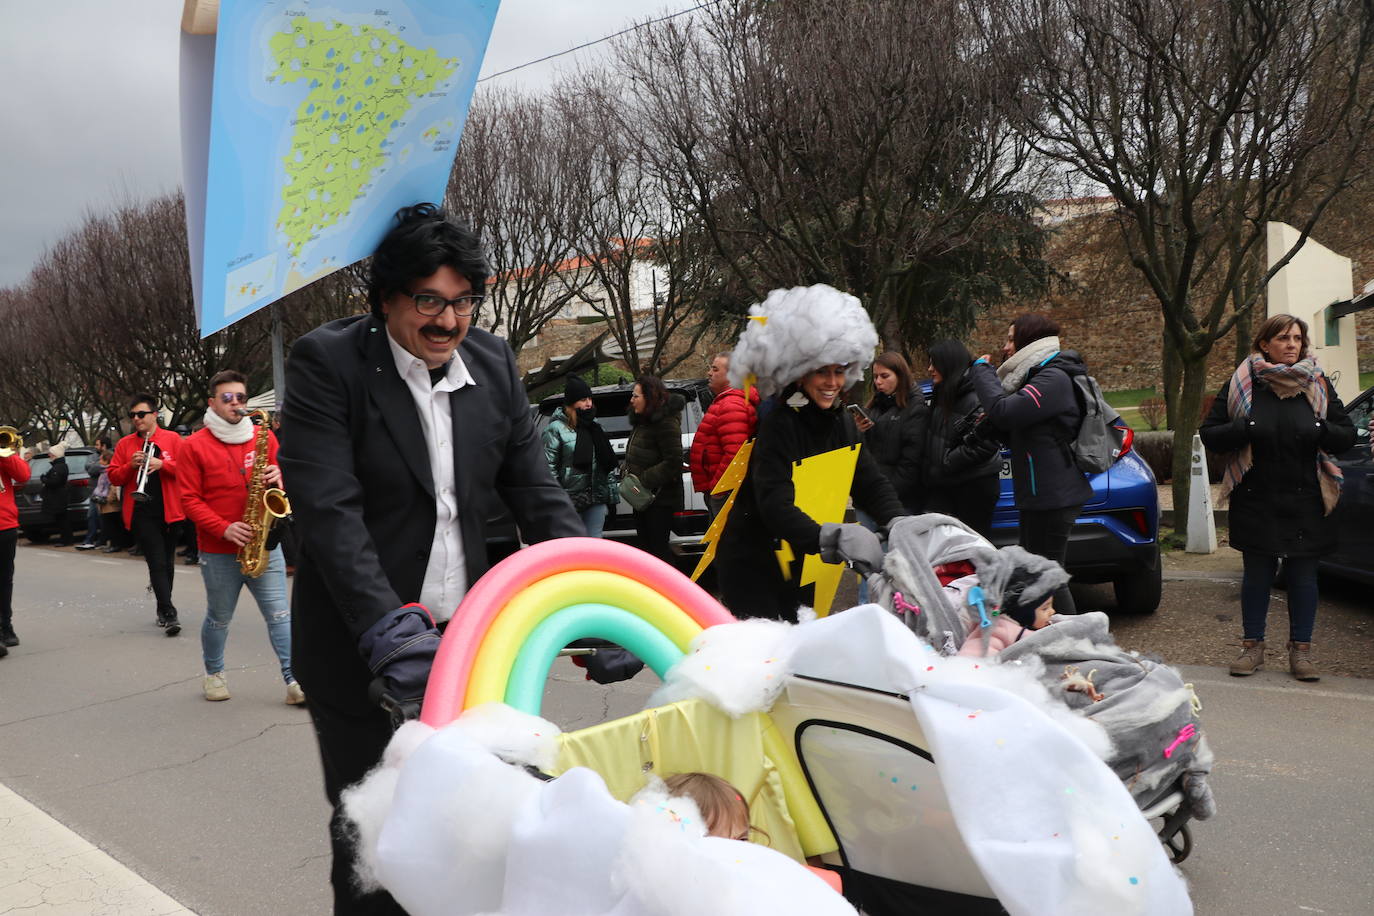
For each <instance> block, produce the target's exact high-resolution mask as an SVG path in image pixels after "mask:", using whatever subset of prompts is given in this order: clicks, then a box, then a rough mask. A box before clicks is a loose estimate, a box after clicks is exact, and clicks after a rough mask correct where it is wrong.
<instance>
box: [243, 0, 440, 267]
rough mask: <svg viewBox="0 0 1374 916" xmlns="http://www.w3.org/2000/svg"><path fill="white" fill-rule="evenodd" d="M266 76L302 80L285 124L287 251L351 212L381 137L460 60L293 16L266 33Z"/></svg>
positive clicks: (363, 30)
mask: <svg viewBox="0 0 1374 916" xmlns="http://www.w3.org/2000/svg"><path fill="white" fill-rule="evenodd" d="M270 47H271V54H272V58H273V59H274V60H275V61H276V67H275V69H274V70H273V71H272V73H271V75H270V77H269V80H270V81H279V82H281V83H298V82H302V81H308V82H309V84H310V92H309V93H308V94H307V95H306V97H305V99H304V101H302V102H301V104H300V107H299V108H297V109H296V114H295V117H294V118H293V119H292V121H291V124H292V128H293V134H292V139H291V152H290V153H289V154H288V155H287V156H286V158H285V160H284V162H285V165H286V175H287V182H286V185H285V187H284V188H283V189H282V208H281V213H280V214H279V215H278V217H277V229H278V231H280V232H281V233H282V234H283V235H285V236H286V238H287V247H288V250H289V251H290V252H291V255H292V257H297V256H299V255H300V252H301V249H302V248H303V247H304V246H305V244H306V243H307V242H309V241H311V240H312V239H314V238H315V237H317V236H318V234H319V233H320V232H321V231H322V230H324V229H326V228H328V227H329V226H332V225H334V224H336V223H338V222H339V221H340V220H341V219H343V218H344V217H346V216H347V215H348V212H349V210H350V208H351V207H352V206H353V203H354V201H356V200H357V199H358V198H360V197H362V196H363V195H364V194H366V193H367V192H368V190H370V189H371V187H372V181H373V179H374V178H375V177H376V175H375V174H374V173H375V171H376V170H377V169H378V168H380V167H381V166H383V165H384V164H385V163H386V159H387V153H386V143H385V141H386V138H387V136H388V135H389V134H390V133H391V132H392V131H394V130H396V129H397V128H399V127H402V126H404V124H405V117H406V115H407V113H408V112H409V110H410V108H411V99H412V97H418V96H420V95H422V94H424V93H426V92H431V91H434V87H435V86H437V85H439V84H441V83H443V82H444V81H445V80H447V79H448V78H449V77H451V76H452V75H453V73H454V72H455V71H456V70H457V68H458V61H457V60H455V59H453V58H442V57H440V56H439V55H438V54H437V53H435V51H434V50H433V49H428V50H421V49H419V48H416V47H415V46H413V45H410V44H407V43H406V42H404V41H402V40H401V39H400V38H399V37H398V36H397V35H395V34H393V33H391V32H389V31H387V30H386V29H381V28H374V27H372V26H365V25H364V26H348V25H344V24H342V23H339V22H334V21H326V22H319V21H316V20H312V19H308V18H306V17H304V16H300V17H296V18H295V19H294V20H293V22H292V29H291V31H289V32H276V33H274V34H273V35H272V38H271V43H270Z"/></svg>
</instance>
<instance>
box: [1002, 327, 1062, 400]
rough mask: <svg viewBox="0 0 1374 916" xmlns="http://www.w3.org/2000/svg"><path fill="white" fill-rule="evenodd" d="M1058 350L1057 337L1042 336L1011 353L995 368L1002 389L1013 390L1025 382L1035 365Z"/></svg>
mask: <svg viewBox="0 0 1374 916" xmlns="http://www.w3.org/2000/svg"><path fill="white" fill-rule="evenodd" d="M1057 352H1059V338H1058V337H1042V338H1040V339H1039V340H1032V341H1031V342H1030V343H1028V344H1026V345H1025V346H1024V347H1022V348H1021V349H1019V350H1017V351H1016V352H1015V353H1013V354H1012V355H1011V358H1010V359H1008V360H1007V361H1006V362H1004V363H1003V364H1002V365H1001V366H999V367H998V368H997V377H998V378H1000V379H1001V380H1002V390H1003V391H1005V392H1008V393H1010V392H1013V391H1016V390H1017V389H1018V388H1020V387H1021V386H1022V385H1024V384H1025V383H1026V376H1027V375H1030V371H1031V370H1032V369H1034V368H1035V367H1036V366H1038V365H1040V364H1041V363H1043V362H1044V361H1045V360H1047V359H1049V358H1050V357H1051V356H1053V355H1054V354H1055V353H1057Z"/></svg>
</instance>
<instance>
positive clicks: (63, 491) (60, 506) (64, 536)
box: [39, 442, 72, 547]
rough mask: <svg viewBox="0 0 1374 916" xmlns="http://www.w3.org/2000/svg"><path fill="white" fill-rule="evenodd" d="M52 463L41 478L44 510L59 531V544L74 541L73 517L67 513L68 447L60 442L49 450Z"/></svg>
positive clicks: (68, 543) (65, 544) (65, 545)
mask: <svg viewBox="0 0 1374 916" xmlns="http://www.w3.org/2000/svg"><path fill="white" fill-rule="evenodd" d="M48 458H49V459H50V460H51V464H50V465H49V466H48V469H47V470H46V471H44V472H43V476H42V477H41V478H39V479H40V480H42V481H43V512H44V513H45V514H46V515H47V516H48V519H49V520H50V521H51V522H52V524H53V526H54V527H55V528H56V529H57V531H58V538H57V546H58V547H67V546H69V545H70V544H71V542H72V519H71V516H70V515H68V514H67V505H68V496H67V476H68V469H67V447H66V446H65V445H62V444H61V443H60V442H59V443H58V444H56V445H54V446H53V447H52V448H50V449H49V450H48Z"/></svg>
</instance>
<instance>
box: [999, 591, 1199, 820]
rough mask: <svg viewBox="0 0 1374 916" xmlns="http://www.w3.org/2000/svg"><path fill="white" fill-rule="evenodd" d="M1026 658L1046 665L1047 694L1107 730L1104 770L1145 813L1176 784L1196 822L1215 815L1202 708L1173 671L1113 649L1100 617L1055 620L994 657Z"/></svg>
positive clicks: (1043, 678)
mask: <svg viewBox="0 0 1374 916" xmlns="http://www.w3.org/2000/svg"><path fill="white" fill-rule="evenodd" d="M1029 658H1035V659H1038V660H1039V662H1040V663H1041V664H1043V665H1044V673H1043V674H1042V675H1041V681H1042V683H1044V684H1045V686H1046V687H1047V688H1049V690H1050V692H1051V693H1052V694H1054V695H1056V696H1059V697H1060V698H1062V699H1063V701H1064V702H1065V703H1066V704H1068V706H1069V708H1071V709H1073V710H1075V711H1077V712H1079V713H1081V714H1083V715H1085V716H1087V717H1089V718H1090V719H1092V720H1093V721H1094V722H1096V723H1097V724H1098V725H1101V726H1102V727H1103V728H1105V729H1106V730H1107V734H1108V735H1110V736H1111V738H1112V743H1113V753H1112V756H1111V758H1110V759H1109V760H1108V761H1107V765H1108V766H1110V767H1111V768H1112V770H1113V771H1115V772H1116V774H1117V776H1119V777H1121V781H1122V782H1124V783H1125V784H1126V788H1127V789H1128V790H1129V791H1130V793H1131V796H1132V797H1133V798H1135V800H1136V802H1137V803H1138V804H1140V805H1141V806H1142V807H1144V806H1147V805H1149V804H1150V803H1151V802H1153V801H1154V800H1156V799H1157V798H1158V797H1159V796H1160V795H1161V794H1163V793H1164V791H1165V790H1166V789H1168V788H1169V787H1170V786H1172V785H1173V783H1174V782H1175V780H1180V779H1181V787H1182V789H1183V793H1184V796H1185V798H1186V799H1187V801H1188V805H1189V807H1190V808H1191V809H1192V812H1193V816H1194V817H1196V818H1197V819H1198V820H1205V819H1207V818H1209V817H1211V816H1212V815H1213V814H1214V813H1216V801H1215V800H1214V798H1213V796H1212V790H1211V788H1210V787H1209V786H1208V785H1207V776H1208V774H1209V773H1211V771H1212V749H1211V747H1209V746H1208V744H1207V738H1206V737H1205V736H1204V735H1203V734H1202V729H1201V723H1200V721H1199V719H1198V718H1197V714H1198V712H1199V711H1200V708H1201V704H1199V703H1198V701H1197V696H1196V694H1194V693H1193V689H1192V685H1191V684H1185V683H1184V682H1183V678H1182V676H1180V675H1179V673H1178V672H1177V671H1175V670H1174V669H1173V668H1170V667H1168V666H1167V665H1164V664H1162V663H1161V662H1158V661H1155V660H1153V659H1149V658H1146V657H1144V656H1141V655H1138V654H1136V653H1132V652H1127V651H1126V650H1124V649H1122V648H1121V647H1120V646H1118V645H1117V644H1116V641H1115V640H1113V639H1112V635H1111V633H1110V632H1109V631H1108V618H1107V615H1106V614H1102V613H1089V614H1081V615H1078V616H1073V617H1067V616H1056V617H1055V618H1054V622H1053V623H1052V624H1051V625H1050V626H1048V627H1045V628H1044V629H1041V630H1032V631H1029V632H1027V633H1026V634H1025V636H1023V637H1022V638H1021V639H1020V640H1019V641H1018V642H1016V643H1014V644H1012V645H1011V646H1008V647H1007V648H1005V649H1003V650H1002V651H1001V652H1000V653H998V661H1000V662H1001V663H1003V664H1007V663H1011V662H1015V661H1020V660H1026V659H1029Z"/></svg>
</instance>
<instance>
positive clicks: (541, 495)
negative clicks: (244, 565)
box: [280, 204, 583, 914]
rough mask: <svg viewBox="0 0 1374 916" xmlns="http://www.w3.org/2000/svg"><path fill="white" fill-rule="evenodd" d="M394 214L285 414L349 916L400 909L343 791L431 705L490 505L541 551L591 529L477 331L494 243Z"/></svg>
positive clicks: (500, 363) (300, 572)
mask: <svg viewBox="0 0 1374 916" xmlns="http://www.w3.org/2000/svg"><path fill="white" fill-rule="evenodd" d="M396 218H397V225H396V226H394V227H393V228H392V230H391V232H390V233H388V234H387V236H386V238H385V239H383V240H382V243H381V245H380V246H378V248H377V251H376V254H375V255H374V256H373V261H372V274H371V277H370V282H369V290H368V298H369V300H370V302H371V306H372V313H371V314H370V315H358V316H353V317H351V318H342V319H339V320H337V321H331V322H329V323H328V324H325V325H323V326H322V327H319V328H316V329H315V330H314V331H312V332H310V333H309V334H307V335H305V336H304V337H302V338H300V339H299V340H298V341H296V343H295V345H294V346H293V347H292V349H291V359H290V362H289V363H288V364H287V372H286V403H285V406H284V408H283V411H282V414H283V418H282V424H281V426H282V448H281V454H280V464H281V468H282V477H283V479H284V480H287V481H289V486H290V488H291V503H292V507H293V511H294V514H295V517H296V521H297V525H296V528H297V530H298V532H299V534H300V541H301V548H302V550H301V557H300V561H299V564H298V567H297V572H296V586H295V592H294V595H293V600H292V607H291V619H292V645H293V659H292V665H293V668H294V671H295V674H296V677H297V678H298V679H299V680H300V683H301V685H302V686H303V687H304V688H305V691H306V695H307V696H308V697H309V698H310V702H309V709H310V715H311V718H312V720H313V722H314V726H315V733H316V737H317V738H318V740H319V745H320V756H321V758H322V760H323V763H324V779H325V792H326V794H327V795H328V797H329V801H330V803H331V804H332V805H334V810H335V813H334V817H333V819H332V821H331V835H332V842H333V851H334V863H333V871H332V875H331V882H332V884H333V886H334V912H335V913H338V914H343V913H347V914H355V913H369V914H370V913H401V912H402V910H401V909H400V908H399V907H398V906H397V905H396V903H395V902H394V901H393V900H392V899H391V897H390V896H389V895H387V894H385V893H382V892H376V893H371V894H360V893H359V892H358V890H357V888H356V887H355V886H354V884H353V881H352V877H353V876H352V870H353V862H354V856H353V851H352V845H351V843H350V842H349V839H348V837H347V836H345V835H344V834H343V833H342V832H341V830H340V822H339V808H338V805H339V792H340V791H341V790H342V789H343V788H345V787H346V786H348V785H350V784H352V783H354V782H357V781H358V780H359V779H361V778H362V777H363V776H364V775H365V774H366V773H367V771H368V770H369V769H370V768H371V767H372V766H374V765H375V764H376V763H377V762H378V761H379V760H380V759H381V754H382V751H383V749H384V748H385V746H386V743H387V741H388V739H389V738H390V736H391V731H392V720H391V718H390V717H389V716H388V713H387V712H386V711H384V710H383V709H382V708H381V707H380V706H379V705H378V698H379V697H380V698H381V700H382V702H384V703H385V704H386V705H387V706H388V707H389V708H390V709H391V710H393V712H394V711H395V710H397V709H403V710H405V711H406V712H407V713H408V714H414V712H415V711H416V710H417V709H418V704H419V701H420V699H421V698H422V697H423V695H424V689H425V683H426V680H427V678H428V676H429V668H430V664H431V662H432V661H433V659H434V652H435V649H436V648H437V647H438V644H439V629H440V627H441V626H442V624H443V622H444V621H445V620H447V619H448V618H449V616H450V615H452V613H453V611H454V609H455V608H456V607H457V605H458V601H459V600H460V599H461V598H462V596H463V594H464V593H465V592H466V590H467V588H468V586H470V585H471V584H472V583H474V582H476V581H477V579H478V577H479V576H481V575H482V573H483V572H484V571H485V570H486V567H487V563H486V547H485V541H486V532H485V526H486V510H487V507H488V498H489V494H491V493H492V492H496V493H498V494H500V496H501V498H502V500H503V501H504V502H505V504H506V505H507V506H508V507H509V508H510V509H511V511H512V512H513V513H514V515H515V518H516V521H517V522H518V523H519V525H520V530H521V533H522V534H523V536H524V537H525V539H526V540H528V541H540V540H545V539H548V538H555V537H572V536H577V535H580V534H582V533H583V528H582V524H581V521H580V519H579V518H578V515H577V513H576V512H574V511H573V507H572V503H571V502H570V501H569V500H568V497H567V494H566V493H565V492H564V491H563V488H562V487H560V486H559V485H558V484H557V483H556V482H555V481H554V480H553V478H552V476H551V475H550V473H549V468H548V464H547V462H546V461H545V460H544V453H543V449H542V447H541V445H540V441H539V437H538V435H537V434H536V432H535V428H534V423H533V420H532V418H531V415H530V409H529V402H528V400H527V399H526V396H525V390H524V387H523V386H522V385H521V384H520V376H519V372H518V371H517V370H516V366H515V355H514V354H513V353H512V352H511V349H510V347H509V346H507V345H506V343H505V341H503V340H501V339H499V338H497V337H494V336H492V335H491V334H488V333H486V332H485V331H482V330H480V329H477V328H471V327H470V325H471V323H472V319H473V315H474V314H475V313H476V310H477V308H478V306H479V305H480V304H481V301H482V293H483V291H484V290H485V288H486V281H487V275H488V270H489V269H488V267H487V263H486V259H485V258H484V256H483V254H482V251H481V245H480V242H479V241H478V239H477V237H476V236H475V235H474V234H473V233H472V232H470V231H469V230H467V229H466V228H465V227H463V226H460V225H458V224H456V223H454V222H451V221H449V220H448V219H447V218H446V217H445V215H444V214H443V212H442V211H440V210H438V208H436V207H434V206H433V205H432V204H420V205H418V206H415V207H407V208H405V209H402V210H401V211H400V212H398V213H397V214H396ZM436 623H437V624H438V625H436ZM374 681H375V682H376V683H375V686H373V685H374ZM370 687H371V690H372V693H371V694H370V693H369V688H370Z"/></svg>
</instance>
